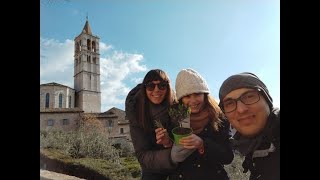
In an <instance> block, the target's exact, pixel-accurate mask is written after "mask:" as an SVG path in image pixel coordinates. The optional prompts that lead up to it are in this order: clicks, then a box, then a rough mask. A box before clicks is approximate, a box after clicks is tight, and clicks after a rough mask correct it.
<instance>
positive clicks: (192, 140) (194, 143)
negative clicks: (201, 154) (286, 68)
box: [179, 134, 203, 149]
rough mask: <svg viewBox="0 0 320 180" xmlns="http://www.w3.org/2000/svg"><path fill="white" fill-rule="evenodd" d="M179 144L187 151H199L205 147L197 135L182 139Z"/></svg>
mask: <svg viewBox="0 0 320 180" xmlns="http://www.w3.org/2000/svg"><path fill="white" fill-rule="evenodd" d="M179 143H180V144H181V145H182V146H183V147H185V148H186V149H199V148H202V147H203V140H202V139H201V138H200V137H199V136H197V135H195V134H192V135H190V136H187V137H183V138H181V139H180V141H179Z"/></svg>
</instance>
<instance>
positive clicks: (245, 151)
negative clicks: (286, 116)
mask: <svg viewBox="0 0 320 180" xmlns="http://www.w3.org/2000/svg"><path fill="white" fill-rule="evenodd" d="M279 111H280V110H279V109H277V108H275V109H273V110H272V112H271V113H270V115H269V117H268V119H267V124H266V127H265V128H264V129H263V130H262V132H261V133H260V134H258V135H257V136H256V137H252V138H248V137H244V136H241V134H240V133H239V132H236V133H235V135H234V136H233V137H232V138H231V139H230V140H231V143H232V145H233V148H234V149H235V150H237V151H238V152H239V153H240V154H242V155H244V156H246V157H245V160H244V162H243V163H242V166H243V168H244V171H243V172H244V173H246V172H247V171H248V170H250V171H251V177H258V176H259V174H258V173H257V172H256V170H255V167H254V166H253V161H252V158H253V157H252V156H253V153H254V151H256V150H258V149H259V148H262V147H263V146H264V145H265V144H269V143H271V141H272V138H273V134H274V133H275V132H273V130H274V128H275V127H276V126H277V125H278V124H277V123H278V122H277V121H278V120H277V119H276V115H275V113H276V114H278V112H279ZM264 148H265V147H264Z"/></svg>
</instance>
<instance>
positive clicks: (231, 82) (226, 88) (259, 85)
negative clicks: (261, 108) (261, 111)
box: [219, 72, 273, 108]
mask: <svg viewBox="0 0 320 180" xmlns="http://www.w3.org/2000/svg"><path fill="white" fill-rule="evenodd" d="M240 88H251V89H260V90H261V92H262V95H263V96H264V98H265V99H266V101H267V103H268V105H269V107H270V108H272V107H273V104H272V98H271V96H270V94H269V91H268V88H267V86H266V85H265V84H264V83H263V82H262V81H261V80H260V79H259V78H258V76H256V75H255V74H253V73H249V72H243V73H240V74H235V75H232V76H230V77H229V78H228V79H226V80H225V81H224V82H223V83H222V85H221V87H220V90H219V99H220V103H219V106H220V107H222V106H221V102H222V100H223V98H224V97H225V96H226V95H227V94H229V93H230V92H231V91H233V90H236V89H240Z"/></svg>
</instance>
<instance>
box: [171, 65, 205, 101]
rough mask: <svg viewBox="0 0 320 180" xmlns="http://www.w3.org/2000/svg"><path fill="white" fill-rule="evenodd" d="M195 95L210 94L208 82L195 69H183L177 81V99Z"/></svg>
mask: <svg viewBox="0 0 320 180" xmlns="http://www.w3.org/2000/svg"><path fill="white" fill-rule="evenodd" d="M193 93H209V87H208V85H207V83H206V80H205V79H203V77H202V76H201V75H200V74H199V73H198V72H197V71H195V70H193V69H182V70H181V71H180V72H179V73H178V75H177V79H176V95H177V99H178V100H180V99H181V98H182V97H183V96H186V95H189V94H193Z"/></svg>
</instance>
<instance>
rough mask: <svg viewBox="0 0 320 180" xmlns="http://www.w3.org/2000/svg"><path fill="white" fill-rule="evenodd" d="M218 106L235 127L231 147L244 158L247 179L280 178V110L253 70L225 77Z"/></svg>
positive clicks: (264, 179) (272, 179)
mask: <svg viewBox="0 0 320 180" xmlns="http://www.w3.org/2000/svg"><path fill="white" fill-rule="evenodd" d="M219 98H220V103H219V106H220V108H221V109H222V111H223V112H224V113H225V115H226V117H227V119H228V121H229V122H230V124H231V125H232V127H234V128H235V129H236V133H235V134H234V136H233V137H232V139H231V140H232V144H233V147H234V149H235V150H236V151H237V152H239V153H240V154H242V155H244V156H245V157H246V158H245V160H244V162H243V164H242V166H243V168H244V173H246V172H247V171H248V170H250V173H251V174H250V180H253V179H260V180H262V179H263V180H277V179H280V109H279V108H275V107H273V103H272V98H271V96H270V94H269V91H268V89H267V87H266V85H265V84H264V83H263V82H262V81H261V80H260V79H259V78H258V77H257V76H256V75H255V74H253V73H248V72H244V73H240V74H235V75H232V76H230V77H229V78H227V79H226V80H225V81H224V82H223V83H222V85H221V87H220V90H219Z"/></svg>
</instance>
